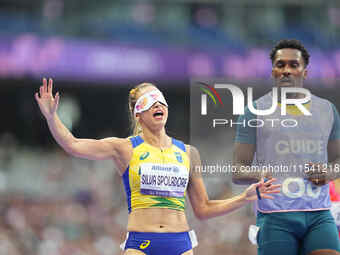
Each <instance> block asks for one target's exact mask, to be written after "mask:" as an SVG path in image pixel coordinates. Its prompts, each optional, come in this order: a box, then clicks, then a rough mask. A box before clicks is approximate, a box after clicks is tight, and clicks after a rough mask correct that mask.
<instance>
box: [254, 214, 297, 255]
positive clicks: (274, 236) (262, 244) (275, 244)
mask: <svg viewBox="0 0 340 255" xmlns="http://www.w3.org/2000/svg"><path fill="white" fill-rule="evenodd" d="M257 225H258V226H259V227H260V229H259V232H258V234H257V243H258V249H257V251H258V255H273V254H275V255H287V254H289V255H297V254H298V251H299V244H300V243H299V240H298V239H297V238H296V236H295V233H294V231H293V229H292V228H291V222H289V221H287V220H286V219H285V218H283V217H272V216H269V215H263V216H262V217H258V218H257Z"/></svg>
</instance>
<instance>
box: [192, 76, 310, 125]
mask: <svg viewBox="0 0 340 255" xmlns="http://www.w3.org/2000/svg"><path fill="white" fill-rule="evenodd" d="M197 89H199V93H197V91H196V93H195V91H193V90H197ZM191 92H192V95H191V96H192V97H193V96H195V97H197V96H198V97H199V99H198V100H197V98H196V99H194V100H192V101H193V102H196V103H197V101H198V104H199V105H200V113H199V115H200V117H208V118H211V122H210V123H211V125H212V127H213V128H216V127H222V126H224V127H233V126H236V125H242V126H244V127H246V126H249V127H264V126H268V125H269V126H271V127H277V126H281V127H296V126H298V125H299V123H298V119H297V118H293V117H292V116H291V115H288V116H287V107H295V108H296V109H298V110H299V112H300V113H301V115H305V116H311V115H312V114H311V112H310V111H309V109H308V107H307V106H306V105H305V104H306V103H308V102H309V101H310V99H311V93H310V91H309V90H308V89H305V88H297V87H282V88H278V87H273V88H272V90H271V92H269V93H268V92H267V96H266V98H265V99H264V100H261V102H260V101H259V102H260V103H259V104H257V101H256V100H255V102H256V103H254V96H253V88H252V87H247V92H246V96H245V94H244V93H243V91H242V90H241V88H240V87H238V86H237V85H234V84H230V83H221V82H218V83H217V82H215V83H214V82H210V83H207V82H202V81H196V82H194V83H193V85H192V90H191ZM296 95H299V96H296ZM264 97H265V95H264ZM245 98H246V99H247V101H246V100H245ZM230 102H232V105H230ZM255 105H256V107H255ZM246 107H247V108H248V110H249V112H250V113H251V116H253V117H254V116H256V117H255V118H253V117H252V118H250V119H249V118H244V120H243V121H242V122H238V121H236V120H235V115H239V116H240V115H245V110H246ZM195 108H196V109H197V104H196V107H195ZM222 109H223V110H222ZM196 111H197V110H196ZM196 114H197V113H196ZM221 114H224V116H221ZM226 116H228V118H226Z"/></svg>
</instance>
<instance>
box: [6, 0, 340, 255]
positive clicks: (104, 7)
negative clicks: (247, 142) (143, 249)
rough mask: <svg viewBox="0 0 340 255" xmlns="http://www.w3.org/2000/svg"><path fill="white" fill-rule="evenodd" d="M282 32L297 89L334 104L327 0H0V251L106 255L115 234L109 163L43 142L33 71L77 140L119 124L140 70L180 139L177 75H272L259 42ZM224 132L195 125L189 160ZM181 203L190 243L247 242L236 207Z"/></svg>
mask: <svg viewBox="0 0 340 255" xmlns="http://www.w3.org/2000/svg"><path fill="white" fill-rule="evenodd" d="M283 38H296V39H299V40H301V41H302V42H303V43H304V44H305V46H306V47H307V49H308V50H309V51H310V54H311V63H310V68H309V69H310V73H309V74H310V76H309V79H308V80H307V81H306V87H307V88H310V89H311V90H312V92H313V93H315V94H317V95H319V96H323V97H325V98H328V99H329V100H330V101H332V102H333V103H334V104H335V105H337V107H338V109H340V102H339V100H338V98H339V97H338V96H339V89H337V88H338V87H339V85H340V84H339V81H338V79H339V77H340V46H339V39H340V3H338V2H337V1H323V0H301V1H299V2H297V1H292V0H278V1H270V0H257V1H252V0H230V1H228V2H226V1H221V0H210V1H204V0H201V1H194V0H173V1H169V0H168V1H166V0H163V1H156V0H155V1H113V0H111V1H108V0H100V1H93V0H68V1H66V0H31V1H28V0H0V81H1V86H0V95H1V100H0V109H1V110H0V111H1V116H2V121H1V125H0V254H1V255H2V254H7V255H23V254H25V255H42V254H44V255H45V254H49V255H70V254H72V255H116V254H120V251H119V244H120V243H121V242H122V241H123V239H124V238H125V234H126V232H125V227H126V222H127V206H126V202H125V194H124V191H123V186H122V184H121V180H120V177H119V176H118V175H117V174H116V173H115V171H114V165H113V163H112V162H110V161H103V162H99V161H98V162H95V161H87V160H80V159H76V158H72V157H70V156H68V155H67V154H66V153H64V152H63V151H62V150H61V149H60V148H59V147H58V146H57V145H56V143H55V142H54V140H53V139H52V137H51V135H50V133H49V131H48V128H47V125H46V123H45V121H44V119H43V117H42V115H41V114H40V112H39V109H38V107H37V104H36V102H35V101H34V97H33V95H34V93H35V92H36V91H37V90H38V87H39V84H40V83H41V79H42V77H53V78H54V81H55V87H56V90H58V91H60V93H61V104H60V109H59V114H60V116H61V118H62V119H63V121H64V123H66V124H67V126H68V127H69V128H70V129H71V130H72V132H73V134H74V135H75V136H77V137H84V138H85V137H86V138H103V137H108V136H119V137H125V136H128V135H129V123H128V114H127V95H128V91H129V89H131V88H132V87H133V86H134V85H136V84H138V83H141V82H144V81H149V82H153V83H155V84H156V85H158V86H159V87H160V88H161V89H162V90H163V91H164V93H165V96H166V98H167V100H168V103H169V105H170V108H169V121H168V126H167V129H168V132H169V134H170V135H172V136H175V137H176V138H178V139H182V140H183V141H185V142H186V143H190V130H189V119H190V118H189V109H190V108H189V104H190V97H189V85H190V78H191V77H226V78H228V79H232V80H234V81H235V82H236V83H237V84H239V85H244V86H249V85H251V86H256V89H255V90H256V92H257V94H259V95H260V94H261V93H262V92H263V91H265V90H268V89H269V88H270V87H271V84H272V83H271V79H270V69H271V65H270V64H271V63H270V61H269V57H268V55H269V51H270V49H271V47H272V46H273V44H274V43H275V42H276V41H278V40H280V39H283ZM233 136H234V133H233V130H229V131H228V132H223V133H222V134H221V139H220V144H216V143H209V137H208V136H207V137H202V141H201V143H202V144H203V143H204V144H205V149H204V152H203V153H202V152H201V154H202V158H203V160H204V159H205V158H206V157H209V156H211V155H209V148H210V151H211V153H213V152H216V151H219V154H218V157H225V158H226V159H231V155H232V141H233ZM207 148H208V150H207ZM198 149H200V148H198ZM205 183H206V186H207V190H208V192H209V194H210V197H211V198H213V199H218V198H225V197H228V196H231V195H232V194H236V193H239V192H240V188H239V187H235V186H234V185H232V184H231V180H230V176H225V178H221V177H216V178H213V177H211V178H206V179H205ZM242 188H243V187H242ZM187 215H188V218H189V223H190V225H191V226H192V227H193V228H194V229H195V230H196V232H197V235H198V238H199V242H200V243H199V247H198V248H197V249H196V251H195V254H230V255H248V254H249V255H251V254H256V247H255V246H252V245H251V244H250V242H249V241H248V238H247V235H248V234H247V233H248V231H247V230H248V226H249V224H251V223H254V222H255V218H254V215H253V212H252V209H251V207H250V206H249V207H246V208H243V209H240V210H238V211H237V212H235V213H233V214H231V215H228V216H224V217H220V218H217V219H212V220H209V221H205V222H199V221H198V220H196V219H195V218H194V216H193V213H192V211H191V209H190V203H188V210H187Z"/></svg>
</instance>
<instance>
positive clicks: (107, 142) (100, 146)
mask: <svg viewBox="0 0 340 255" xmlns="http://www.w3.org/2000/svg"><path fill="white" fill-rule="evenodd" d="M128 145H129V141H128V140H127V139H121V138H105V139H98V140H96V139H76V141H75V142H74V143H73V144H72V145H71V150H72V154H73V155H75V156H78V157H82V158H86V159H93V160H97V159H115V158H118V157H119V156H121V155H120V154H121V153H122V152H123V151H124V149H125V148H127V147H128Z"/></svg>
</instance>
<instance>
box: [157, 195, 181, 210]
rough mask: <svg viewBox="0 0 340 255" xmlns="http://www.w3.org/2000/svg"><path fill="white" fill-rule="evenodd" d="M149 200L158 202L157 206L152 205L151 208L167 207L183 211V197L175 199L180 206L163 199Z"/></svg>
mask: <svg viewBox="0 0 340 255" xmlns="http://www.w3.org/2000/svg"><path fill="white" fill-rule="evenodd" d="M151 199H152V200H154V201H157V202H158V203H157V204H153V205H152V207H168V208H170V209H176V210H184V209H185V198H184V197H179V198H176V200H177V201H179V202H180V203H181V205H179V204H177V203H175V202H173V201H171V200H170V199H169V198H165V197H152V198H151Z"/></svg>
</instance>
